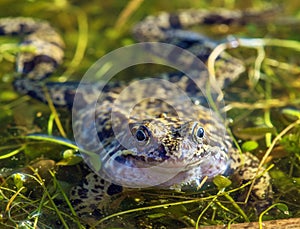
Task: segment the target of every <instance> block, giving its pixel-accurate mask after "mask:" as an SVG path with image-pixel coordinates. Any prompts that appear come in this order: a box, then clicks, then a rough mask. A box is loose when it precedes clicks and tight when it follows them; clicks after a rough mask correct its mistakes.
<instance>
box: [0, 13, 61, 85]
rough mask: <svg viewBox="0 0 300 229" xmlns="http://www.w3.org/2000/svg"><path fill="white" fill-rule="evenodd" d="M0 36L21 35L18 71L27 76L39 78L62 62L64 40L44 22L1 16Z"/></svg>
mask: <svg viewBox="0 0 300 229" xmlns="http://www.w3.org/2000/svg"><path fill="white" fill-rule="evenodd" d="M1 35H12V36H18V37H22V41H21V43H20V45H19V47H20V51H21V52H20V53H19V54H18V58H17V72H18V73H19V74H20V75H22V76H24V77H26V79H32V80H41V79H43V78H44V77H47V76H49V75H51V74H52V73H53V72H54V71H55V70H56V68H57V66H58V65H59V64H61V63H62V60H63V57H64V50H63V49H64V46H65V45H64V42H63V40H62V38H61V36H60V35H59V34H58V33H57V32H56V31H55V29H53V28H52V27H51V26H50V25H49V24H48V23H47V22H44V21H40V20H35V19H32V18H24V17H16V18H2V19H0V36H1Z"/></svg>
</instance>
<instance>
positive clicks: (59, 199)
mask: <svg viewBox="0 0 300 229" xmlns="http://www.w3.org/2000/svg"><path fill="white" fill-rule="evenodd" d="M154 2H155V3H154ZM241 2H243V4H242V3H241ZM251 2H252V3H251ZM253 2H255V3H253ZM267 2H268V1H265V2H264V1H262V0H260V1H249V2H248V1H224V2H223V1H221V3H220V2H219V1H213V6H214V7H226V8H229V9H233V8H239V6H240V5H241V4H242V5H245V6H248V7H257V8H260V7H263V6H265V4H267ZM12 4H13V3H12V2H11V1H10V0H7V1H3V2H2V3H0V6H1V7H0V8H1V9H6V8H7V7H10V6H11V5H12ZM14 4H16V7H14V10H11V9H9V10H7V12H4V10H3V12H2V14H1V15H2V16H31V17H32V16H34V17H38V18H39V17H40V18H44V19H47V20H49V21H50V23H52V24H53V25H54V27H57V29H58V30H60V31H61V33H62V35H63V37H64V39H65V40H66V46H67V47H66V58H65V59H66V61H65V63H64V65H63V66H62V68H60V69H59V71H58V72H57V73H56V74H55V76H53V77H54V80H57V81H61V82H64V81H66V80H68V79H76V75H77V76H78V77H77V79H79V80H80V76H81V75H83V74H84V72H85V71H86V70H87V68H88V67H89V66H90V65H91V64H92V63H94V61H95V60H97V58H99V57H101V56H103V55H105V53H107V52H109V51H110V50H113V49H114V48H118V47H120V46H122V45H127V44H132V43H134V41H133V39H132V38H131V36H130V34H129V32H128V31H130V28H131V27H132V26H133V24H134V23H135V22H137V21H138V20H140V19H142V18H143V17H144V16H145V15H148V14H155V13H156V12H158V11H161V10H167V11H172V10H176V9H180V8H191V7H198V8H200V7H202V8H208V7H211V5H210V2H209V1H208V3H205V2H204V1H203V3H198V4H197V3H194V1H186V2H185V3H184V4H183V3H181V2H180V1H174V3H168V4H167V3H161V2H159V1H153V2H150V1H149V2H146V1H144V2H143V1H140V0H139V1H138V0H132V1H129V2H128V4H125V2H123V1H120V2H115V5H112V3H109V2H106V3H101V4H100V3H98V2H97V1H92V2H89V3H88V4H87V3H84V1H82V2H78V1H75V2H74V3H71V2H67V1H53V2H51V3H49V2H47V1H28V2H26V1H24V2H23V3H19V1H14ZM289 4H290V5H289ZM289 4H287V3H286V5H287V7H286V9H285V10H286V13H284V14H282V15H281V17H282V18H281V20H280V19H278V20H276V21H275V23H273V24H265V25H261V26H259V25H253V24H251V25H246V27H245V28H243V29H242V28H240V30H238V31H236V32H237V33H239V34H240V35H241V36H243V37H251V36H252V37H262V36H266V37H269V38H268V39H267V38H265V39H260V40H259V41H260V43H258V42H257V41H258V40H254V39H251V38H247V39H241V40H240V44H239V47H238V48H237V49H235V50H228V51H229V52H232V53H233V55H235V56H237V57H239V58H240V59H242V60H244V62H245V65H246V73H245V74H243V75H242V76H241V77H240V78H239V79H238V80H237V82H235V83H234V84H233V85H232V86H231V87H230V88H229V89H228V91H226V96H225V100H226V106H225V108H224V109H225V110H226V112H227V118H228V126H229V127H230V128H229V129H230V131H231V132H232V136H233V139H234V141H235V145H236V147H238V148H239V149H240V150H241V151H242V152H246V151H251V152H252V153H253V154H255V155H256V156H258V157H259V158H261V159H262V163H261V165H260V166H268V171H269V173H270V174H271V177H272V184H273V189H274V201H273V202H274V204H273V205H271V206H270V208H268V209H267V210H266V211H265V212H262V213H260V215H259V216H257V215H256V214H255V212H254V211H253V210H251V207H250V208H249V206H248V207H247V203H244V204H243V203H241V204H240V203H237V202H236V201H235V198H234V197H235V196H236V195H239V191H241V190H242V189H243V188H244V187H246V186H251V184H252V182H249V183H246V184H243V186H241V187H239V188H235V189H232V186H231V183H232V181H230V180H229V179H227V178H225V177H222V176H218V177H216V178H215V180H214V182H213V183H214V185H212V184H203V185H204V186H205V188H204V189H203V190H204V191H202V190H198V191H195V192H192V193H191V192H174V191H173V192H172V191H167V190H166V191H155V190H138V191H137V192H136V193H133V194H131V195H127V194H128V193H126V192H125V193H122V194H120V196H118V197H117V198H116V200H114V205H115V206H116V207H118V209H119V212H117V213H114V214H110V213H109V211H108V214H107V216H105V217H103V218H102V219H100V221H96V222H94V226H96V225H104V226H103V227H104V228H136V227H137V225H138V226H139V227H141V228H183V227H199V226H200V225H214V224H224V223H228V224H234V223H238V222H248V221H258V220H260V221H261V220H263V221H264V220H272V219H283V218H292V217H294V218H296V217H300V206H299V205H300V204H299V203H300V191H299V190H300V67H299V59H300V58H299V54H300V53H299V51H300V42H298V40H299V34H300V31H299V30H300V22H299V21H297V17H299V13H298V15H296V14H297V12H296V11H294V10H293V8H297V7H298V8H299V7H300V5H299V4H298V3H297V1H290V3H289ZM293 6H294V7H293ZM16 12H17V13H16ZM41 12H42V13H41ZM285 14H291V15H293V17H287V16H286V15H285ZM53 15H56V17H55V18H53ZM276 23H278V26H277V25H276ZM286 25H293V26H286ZM207 30H208V31H207V32H208V33H210V34H216V33H217V34H218V35H217V36H221V37H222V38H223V37H225V36H226V35H227V33H230V32H231V31H230V28H227V29H226V28H225V30H226V31H225V32H224V31H223V30H224V28H217V27H214V28H211V29H210V28H207ZM220 30H222V31H220ZM253 34H255V36H254V35H253ZM214 36H216V35H214ZM272 37H276V39H272ZM17 41H18V40H17V39H15V40H11V38H7V37H3V38H2V37H1V38H0V42H1V43H0V61H1V62H0V64H1V70H0V74H1V75H0V78H1V81H2V82H1V84H0V109H1V112H0V123H1V127H2V128H1V130H2V131H1V133H0V142H1V145H0V227H7V228H57V227H63V228H74V227H76V228H84V227H85V226H84V224H82V222H80V221H79V219H78V217H77V215H76V212H75V211H74V209H73V208H72V204H71V203H70V201H69V199H68V191H69V190H70V187H71V186H72V185H74V184H76V182H77V181H78V180H80V177H81V176H82V175H83V174H82V171H81V167H80V163H81V161H82V159H81V157H80V156H79V150H80V149H78V148H77V146H75V145H74V144H73V143H72V142H71V141H70V142H69V141H65V140H61V139H60V138H57V137H53V136H60V137H64V138H67V139H70V140H72V130H71V125H70V118H71V117H70V115H69V112H67V111H65V110H56V108H55V107H54V106H53V105H51V101H50V100H49V105H43V104H40V103H39V102H37V101H34V100H32V99H30V98H29V97H27V96H19V95H18V94H17V93H16V92H14V91H13V89H12V87H11V82H12V81H13V78H14V67H13V66H14V62H15V55H16V53H17V52H18V49H19V48H18V46H17ZM29 51H30V50H29ZM218 51H220V50H216V52H218ZM221 51H223V50H221ZM142 70H143V69H142ZM151 71H152V70H150V73H149V69H147V70H146V71H145V70H144V73H145V72H146V73H147V74H148V75H149V74H151V73H152V72H151ZM153 74H156V73H155V72H153ZM35 133H43V134H45V135H40V134H35ZM74 174H75V175H74ZM260 175H261V174H257V176H260ZM128 209H130V210H128Z"/></svg>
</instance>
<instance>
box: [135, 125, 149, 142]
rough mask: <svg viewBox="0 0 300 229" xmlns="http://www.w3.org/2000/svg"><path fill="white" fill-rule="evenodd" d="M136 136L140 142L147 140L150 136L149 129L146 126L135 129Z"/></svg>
mask: <svg viewBox="0 0 300 229" xmlns="http://www.w3.org/2000/svg"><path fill="white" fill-rule="evenodd" d="M134 137H135V138H136V140H137V141H138V142H147V141H148V140H149V137H150V133H149V130H148V129H147V127H145V126H140V127H138V128H137V129H136V130H135V131H134Z"/></svg>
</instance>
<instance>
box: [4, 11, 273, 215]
mask: <svg viewBox="0 0 300 229" xmlns="http://www.w3.org/2000/svg"><path fill="white" fill-rule="evenodd" d="M249 15H251V16H252V17H253V15H255V14H254V13H251V14H249V13H248V14H243V13H241V12H236V13H234V14H232V12H231V13H229V12H222V13H221V14H215V13H214V14H211V13H208V12H206V11H183V12H179V13H178V14H172V15H170V14H167V13H166V14H161V15H159V16H157V17H149V18H147V19H145V21H142V22H140V23H139V24H138V25H137V27H135V30H134V31H135V35H136V37H137V38H138V39H139V40H141V41H149V40H150V41H152V40H159V41H163V42H167V43H171V44H176V45H179V46H180V47H182V48H186V49H187V50H189V51H190V52H192V53H194V54H195V55H197V56H198V57H199V58H200V59H201V60H203V61H206V60H207V57H208V55H209V54H210V52H211V51H212V49H213V48H214V47H215V46H216V44H215V43H213V42H212V41H210V40H208V39H207V38H205V37H202V36H201V35H198V34H196V33H193V32H187V31H185V30H182V29H183V28H184V27H187V26H191V25H197V24H205V23H206V24H207V23H208V24H212V23H215V22H216V23H226V24H232V23H241V24H243V23H245V21H246V19H247V18H249ZM250 18H251V17H250ZM253 18H255V17H253ZM214 19H215V20H214ZM216 19H217V20H216ZM12 25H13V26H12ZM7 34H8V35H9V34H23V35H25V37H24V42H23V43H22V44H21V45H28V44H30V45H33V46H37V47H38V48H37V52H36V53H21V54H20V58H19V60H18V63H17V65H18V66H21V67H19V69H18V71H19V73H20V74H22V75H23V76H24V77H23V78H21V79H17V80H16V81H15V82H14V86H15V88H16V89H17V90H18V91H19V92H21V93H26V94H28V95H30V96H32V97H34V98H37V99H39V100H41V101H43V102H46V99H45V95H44V93H43V88H42V86H41V83H40V82H39V79H41V78H43V77H45V76H47V75H50V74H51V73H52V72H53V71H54V70H55V68H56V67H57V65H58V64H59V63H61V60H62V58H63V51H62V50H63V47H64V45H63V42H62V40H61V38H60V36H59V35H58V34H57V33H56V32H55V31H54V30H53V29H52V27H50V26H49V25H48V24H47V23H45V22H40V21H35V20H32V19H28V18H10V19H1V20H0V35H7ZM44 35H45V37H44ZM217 65H218V66H219V67H218V69H217V75H218V83H219V85H220V86H224V84H226V83H227V82H228V81H231V80H232V79H235V78H236V77H237V76H238V74H239V73H240V72H241V71H242V70H243V66H242V65H241V62H240V61H239V60H236V59H234V58H232V57H230V56H229V55H228V54H222V55H221V56H220V57H219V58H218V59H217ZM43 69H45V70H44V72H43ZM158 78H161V79H162V78H163V79H166V80H168V81H169V82H172V83H175V84H176V85H178V86H179V88H180V90H182V91H183V92H185V93H186V95H187V97H188V98H189V100H185V99H183V100H182V97H181V94H180V93H179V94H178V93H174V91H173V90H172V89H171V88H168V84H166V85H160V86H159V87H158V86H157V84H151V83H149V84H141V85H139V87H136V88H133V89H132V90H129V91H127V92H126V91H125V92H124V91H123V92H122V90H123V89H124V88H125V87H126V84H123V83H121V84H119V83H114V84H110V85H106V86H105V88H104V91H105V93H103V97H102V98H101V99H100V100H98V102H97V106H96V111H95V114H93V113H92V112H90V111H91V110H93V109H94V108H93V106H92V105H93V102H94V101H97V99H98V97H96V96H94V95H95V94H97V93H96V92H97V91H98V90H99V88H102V86H103V85H101V83H99V84H95V85H86V86H85V87H83V88H81V89H80V90H79V91H77V92H76V89H77V84H76V83H64V84H60V83H46V84H45V86H46V87H47V89H48V92H49V94H50V97H51V99H52V100H53V103H54V104H55V105H56V106H66V107H69V108H71V107H72V104H73V99H74V96H75V93H77V95H79V96H80V98H81V99H82V103H81V104H80V106H79V107H77V109H75V110H74V109H73V118H74V120H73V124H74V125H73V126H74V133H75V137H76V139H80V140H81V141H82V142H88V143H89V146H88V147H89V150H91V149H92V151H93V152H95V153H97V154H98V156H99V160H101V162H102V168H101V170H100V171H99V170H97V171H92V170H90V169H87V171H89V172H88V175H87V176H86V177H85V178H84V179H83V181H82V183H81V185H79V186H78V187H75V188H74V189H73V190H72V192H71V199H72V201H73V203H74V205H75V208H76V210H77V211H78V213H80V214H87V215H89V213H92V212H93V211H94V210H97V209H102V208H103V207H105V206H106V205H107V203H108V200H109V198H110V196H112V195H114V194H116V193H119V192H121V191H122V186H129V187H135V188H136V187H141V188H143V187H149V186H153V185H154V186H156V187H159V188H164V189H176V190H178V189H181V188H182V187H190V188H196V187H197V186H198V184H199V183H200V182H201V181H202V179H203V178H205V177H208V179H209V180H210V179H212V178H213V177H214V176H216V175H218V174H224V173H226V171H227V173H228V171H231V173H232V174H233V177H234V178H235V179H236V180H237V181H238V182H239V183H243V182H246V181H249V180H252V179H253V178H254V177H255V176H256V173H257V167H258V164H259V161H258V159H257V158H256V157H255V156H253V155H251V154H249V153H245V154H243V155H241V154H239V153H238V152H237V151H236V149H234V147H233V146H232V143H231V140H230V137H229V135H228V134H227V132H226V128H225V125H224V123H223V121H222V120H221V119H220V118H219V117H218V115H217V114H215V113H214V112H213V111H212V110H211V109H209V108H207V107H206V106H204V104H202V103H201V101H202V99H201V96H202V95H201V93H200V91H199V90H198V89H197V87H196V85H195V84H193V82H191V80H190V79H189V78H187V77H186V76H185V75H184V74H181V73H175V74H173V75H172V74H167V75H163V76H158ZM199 80H200V81H201V79H199ZM203 86H204V85H203ZM147 90H148V91H149V92H151V94H152V95H157V96H158V97H159V98H160V99H157V100H153V99H148V100H142V101H140V100H139V98H141V97H140V95H141V96H142V95H144V94H145V93H146V94H147ZM121 92H122V93H123V94H122V96H120V97H119V94H120V93H121ZM170 98H172V101H174V102H175V106H170V104H168V103H166V102H164V100H165V101H167V100H168V99H170ZM116 101H117V102H119V103H116ZM132 104H134V106H132ZM201 104H202V105H201ZM131 108H133V109H132V110H131V111H130V112H129V109H131ZM112 111H113V114H114V115H115V116H114V120H113V122H112V121H111V118H110V117H111V112H112ZM94 115H96V116H94ZM94 117H96V123H95V124H94V123H93V120H94ZM113 126H116V127H117V128H119V129H118V131H117V132H116V131H114V130H113ZM94 128H95V129H96V134H97V135H98V138H96V137H95V136H94V137H92V138H91V131H92V130H93V129H94ZM99 139H100V142H101V145H99ZM124 142H126V144H125V146H124V144H123V143H124ZM87 161H88V160H87ZM89 165H93V162H90V163H89ZM124 165H126V166H124ZM149 168H151V169H149ZM172 169H173V170H174V171H173V173H172V175H173V176H171V175H170V174H168V173H167V172H166V171H169V170H172ZM261 171H263V168H260V172H261ZM95 172H96V173H97V174H96V173H95ZM169 175H170V177H168V176H169ZM164 176H166V177H164ZM158 177H159V179H161V180H160V181H161V182H157V178H158ZM167 178H169V179H167ZM110 180H113V181H114V182H115V183H116V184H113V183H111V182H110ZM270 191H271V186H270V177H269V175H268V173H264V175H263V176H261V177H259V178H258V179H256V181H255V184H254V187H253V190H252V196H253V198H254V200H257V201H258V203H260V202H261V203H263V204H257V205H258V206H264V205H265V203H266V202H267V201H265V199H266V198H269V197H270Z"/></svg>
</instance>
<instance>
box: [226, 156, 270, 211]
mask: <svg viewBox="0 0 300 229" xmlns="http://www.w3.org/2000/svg"><path fill="white" fill-rule="evenodd" d="M230 158H231V163H230V170H231V172H232V180H233V181H234V182H237V183H239V184H240V185H241V184H245V183H247V182H249V181H252V180H254V184H253V187H252V190H251V194H250V199H249V201H250V203H251V204H253V205H254V207H255V209H256V210H257V211H258V212H261V211H262V210H264V209H265V208H266V206H268V205H270V202H271V198H272V186H271V178H270V175H269V173H268V172H266V171H265V168H263V167H262V168H259V164H260V161H259V160H258V158H257V157H255V156H254V155H253V154H251V153H249V152H246V153H243V154H240V153H239V152H238V151H237V150H232V152H231V153H230ZM248 187H250V186H248ZM247 193H248V190H246V191H245V195H242V196H240V197H239V199H238V200H239V201H244V200H245V198H246V194H247Z"/></svg>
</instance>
